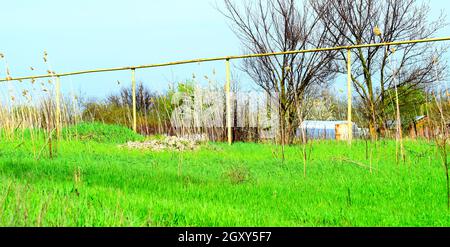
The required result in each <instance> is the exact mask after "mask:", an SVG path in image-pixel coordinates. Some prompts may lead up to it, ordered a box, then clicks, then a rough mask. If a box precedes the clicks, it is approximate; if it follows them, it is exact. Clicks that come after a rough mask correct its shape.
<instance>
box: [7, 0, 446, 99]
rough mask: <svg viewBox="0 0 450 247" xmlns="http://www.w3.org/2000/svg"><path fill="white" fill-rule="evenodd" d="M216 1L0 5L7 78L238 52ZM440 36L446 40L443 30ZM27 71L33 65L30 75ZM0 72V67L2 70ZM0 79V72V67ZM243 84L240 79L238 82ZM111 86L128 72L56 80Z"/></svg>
mask: <svg viewBox="0 0 450 247" xmlns="http://www.w3.org/2000/svg"><path fill="white" fill-rule="evenodd" d="M216 1H217V2H218V3H220V0H191V1H186V0H152V1H148V0H147V1H145V0H127V1H118V0H77V1H62V0H40V1H32V0H14V1H6V0H0V3H1V10H2V11H1V12H2V16H1V19H2V28H1V32H0V52H2V53H3V54H5V56H6V58H7V61H8V64H9V67H10V70H11V74H12V76H24V75H30V74H42V73H46V72H45V71H46V70H47V68H46V66H45V64H44V63H43V60H42V54H43V51H44V50H46V51H47V52H48V54H49V61H50V64H51V66H52V69H53V70H54V71H57V72H68V71H74V70H84V69H92V68H107V67H116V66H128V65H139V64H151V63H159V62H167V61H173V60H183V59H191V58H200V57H212V56H224V55H234V54H241V49H240V45H239V41H238V39H237V38H236V37H235V35H234V34H233V32H232V31H231V30H230V28H229V27H228V25H227V22H226V19H225V18H224V17H223V16H222V15H221V14H220V13H219V12H218V11H217V10H216V9H215V7H214V6H215V3H216ZM431 7H432V9H433V11H432V13H430V16H431V17H432V18H434V17H436V16H437V14H438V13H439V11H440V9H444V10H447V11H448V10H450V3H449V1H440V0H439V1H438V0H431ZM441 35H442V36H450V32H449V30H444V31H443V32H442V34H441ZM29 66H33V67H36V70H35V71H30V70H29V69H28V68H29ZM2 67H3V65H2ZM213 69H214V70H215V71H216V72H217V80H219V81H223V74H224V73H223V72H224V64H223V62H213V63H208V64H202V65H198V64H193V65H182V66H177V67H171V68H159V69H150V70H138V71H137V74H136V77H137V80H138V81H144V82H145V83H146V84H147V85H148V86H150V87H151V88H152V89H154V90H161V89H163V88H165V87H166V85H167V83H168V82H169V81H182V80H185V79H188V78H191V77H192V73H195V74H196V75H197V78H202V77H203V76H204V75H205V74H208V75H209V76H211V75H212V71H213ZM0 77H2V78H4V77H5V71H4V69H3V68H1V69H0ZM239 77H240V78H241V79H242V80H244V81H245V80H247V79H246V78H245V76H243V75H240V76H239ZM117 80H120V81H121V82H122V84H121V85H123V84H124V83H129V81H130V75H129V72H127V71H125V72H113V73H104V74H92V75H83V76H76V77H66V78H63V79H62V82H63V91H65V92H67V91H68V90H76V91H82V92H84V93H85V94H86V95H89V96H98V97H103V96H104V95H107V94H109V93H110V92H113V91H117V89H118V85H117V83H116V81H117Z"/></svg>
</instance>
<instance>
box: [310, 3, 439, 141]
mask: <svg viewBox="0 0 450 247" xmlns="http://www.w3.org/2000/svg"><path fill="white" fill-rule="evenodd" d="M310 4H311V6H312V7H313V9H314V10H315V12H316V14H317V15H318V16H320V18H321V21H322V25H324V26H325V27H326V29H327V30H328V32H329V33H331V34H332V36H331V37H332V39H331V40H330V44H335V43H336V42H338V43H339V45H356V44H364V43H376V42H392V41H400V40H416V39H425V38H431V37H433V36H434V35H435V34H436V33H437V31H439V30H440V29H442V28H443V27H445V26H446V23H445V22H444V16H443V15H442V14H441V16H440V17H439V18H438V19H437V20H435V21H433V22H430V21H429V20H428V13H429V11H430V9H429V6H428V5H427V4H426V3H421V4H419V1H417V0H385V1H378V0H356V1H355V0H310ZM340 53H341V59H342V60H345V61H346V54H345V51H341V52H340ZM442 54H443V49H441V48H439V49H438V48H437V46H436V44H406V45H401V46H395V47H389V46H386V47H370V48H360V49H353V50H352V57H353V61H354V62H353V64H352V65H353V66H352V67H353V69H352V81H353V86H354V87H355V88H356V93H357V95H358V97H359V100H360V101H361V102H362V104H363V105H364V112H363V115H364V117H365V118H366V119H367V121H368V123H369V129H370V133H371V136H372V138H377V137H378V136H379V135H380V134H382V133H383V132H384V130H385V129H386V120H387V116H386V109H387V108H388V107H392V103H391V102H392V97H391V96H390V95H389V91H392V90H393V89H395V88H396V87H402V88H403V89H404V90H402V91H401V94H402V95H399V97H408V95H409V94H410V93H414V92H415V90H417V89H418V88H423V87H425V85H427V84H431V83H432V82H434V81H436V73H434V69H435V68H436V67H438V68H439V73H443V71H444V66H442V64H441V65H439V64H436V63H435V61H436V60H435V59H436V58H439V57H441V56H442ZM433 58H434V59H433ZM392 60H395V63H392ZM393 64H394V65H393ZM342 70H343V71H342V72H344V70H345V68H344V67H342Z"/></svg>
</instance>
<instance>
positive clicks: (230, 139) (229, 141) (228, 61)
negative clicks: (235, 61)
mask: <svg viewBox="0 0 450 247" xmlns="http://www.w3.org/2000/svg"><path fill="white" fill-rule="evenodd" d="M225 65H226V83H225V92H226V105H227V136H228V145H231V144H232V142H233V140H232V134H231V95H230V89H231V82H230V80H231V79H230V59H226V61H225Z"/></svg>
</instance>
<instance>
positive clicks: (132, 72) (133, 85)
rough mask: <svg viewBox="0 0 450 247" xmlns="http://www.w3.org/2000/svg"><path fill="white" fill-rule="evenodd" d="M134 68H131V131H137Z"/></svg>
mask: <svg viewBox="0 0 450 247" xmlns="http://www.w3.org/2000/svg"><path fill="white" fill-rule="evenodd" d="M135 72H136V69H134V68H133V69H131V88H132V89H131V91H132V97H133V131H134V132H137V126H136V121H137V120H136V76H135V74H136V73H135Z"/></svg>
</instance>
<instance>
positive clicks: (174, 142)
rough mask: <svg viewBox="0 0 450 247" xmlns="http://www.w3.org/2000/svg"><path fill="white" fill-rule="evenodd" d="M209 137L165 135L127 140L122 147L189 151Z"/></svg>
mask: <svg viewBox="0 0 450 247" xmlns="http://www.w3.org/2000/svg"><path fill="white" fill-rule="evenodd" d="M207 141H208V138H207V136H205V135H190V136H185V137H177V136H163V137H162V138H158V139H150V140H146V141H142V142H131V141H130V142H127V144H125V145H121V147H125V148H131V149H145V150H152V151H164V150H172V151H187V150H195V149H197V148H198V147H199V146H200V144H202V143H204V142H207Z"/></svg>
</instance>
